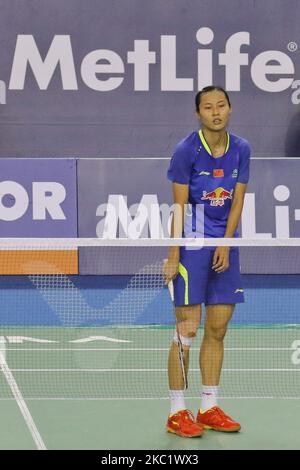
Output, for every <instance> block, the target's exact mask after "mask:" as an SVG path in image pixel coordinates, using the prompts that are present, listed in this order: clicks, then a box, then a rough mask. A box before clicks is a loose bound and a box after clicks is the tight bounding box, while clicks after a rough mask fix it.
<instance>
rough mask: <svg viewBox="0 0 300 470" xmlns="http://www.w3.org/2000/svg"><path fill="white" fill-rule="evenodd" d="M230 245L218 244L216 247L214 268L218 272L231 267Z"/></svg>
mask: <svg viewBox="0 0 300 470" xmlns="http://www.w3.org/2000/svg"><path fill="white" fill-rule="evenodd" d="M229 250H230V247H229V246H218V247H217V248H216V249H215V252H214V257H213V265H212V269H214V270H215V271H216V272H217V273H223V272H224V271H227V269H228V268H229Z"/></svg>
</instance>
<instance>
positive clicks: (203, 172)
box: [199, 171, 210, 176]
mask: <svg viewBox="0 0 300 470" xmlns="http://www.w3.org/2000/svg"><path fill="white" fill-rule="evenodd" d="M199 175H200V176H204V175H206V176H209V175H210V172H209V171H200V173H199Z"/></svg>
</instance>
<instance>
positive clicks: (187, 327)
mask: <svg viewBox="0 0 300 470" xmlns="http://www.w3.org/2000/svg"><path fill="white" fill-rule="evenodd" d="M197 327H198V325H197V324H196V323H194V322H191V321H183V322H181V323H179V325H178V333H179V336H180V341H181V343H182V345H183V346H186V347H190V346H191V345H192V342H193V341H194V339H195V338H196V336H197ZM178 333H177V331H175V335H174V343H178V342H179V340H178Z"/></svg>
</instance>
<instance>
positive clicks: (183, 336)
mask: <svg viewBox="0 0 300 470" xmlns="http://www.w3.org/2000/svg"><path fill="white" fill-rule="evenodd" d="M175 314H176V322H177V325H178V333H179V335H180V341H181V344H182V347H183V351H184V365H185V375H186V377H187V375H188V367H189V351H190V347H191V345H192V342H193V340H194V339H195V337H196V335H197V329H198V327H199V324H200V319H201V307H200V305H187V306H181V307H176V309H175ZM178 348H179V341H178V334H177V331H175V334H174V338H173V341H172V344H171V348H170V352H169V361H168V376H169V388H170V390H183V389H184V380H183V375H182V371H181V364H180V360H179V353H178Z"/></svg>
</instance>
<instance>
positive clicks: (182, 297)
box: [173, 247, 244, 306]
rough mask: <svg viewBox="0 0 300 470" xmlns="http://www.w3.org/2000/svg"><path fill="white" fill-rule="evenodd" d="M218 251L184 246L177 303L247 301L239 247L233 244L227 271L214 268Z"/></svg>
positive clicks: (176, 295)
mask: <svg viewBox="0 0 300 470" xmlns="http://www.w3.org/2000/svg"><path fill="white" fill-rule="evenodd" d="M214 251H215V248H214V249H211V248H206V247H205V248H201V249H187V248H186V247H181V248H180V264H179V274H178V275H177V276H176V278H175V279H174V280H173V284H174V302H175V305H176V306H180V305H181V306H182V305H195V304H201V303H203V302H204V303H205V304H208V305H212V304H236V303H242V302H244V291H243V287H242V282H241V281H242V279H241V273H240V262H239V250H238V248H230V252H229V268H228V270H227V271H224V272H223V273H217V272H216V271H214V270H213V269H212V261H213V255H214Z"/></svg>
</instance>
